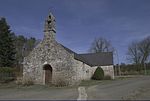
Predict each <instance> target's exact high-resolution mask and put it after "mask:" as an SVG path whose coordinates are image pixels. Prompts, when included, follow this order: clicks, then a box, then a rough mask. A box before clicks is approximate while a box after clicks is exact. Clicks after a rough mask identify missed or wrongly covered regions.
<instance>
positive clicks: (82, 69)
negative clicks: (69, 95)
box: [74, 60, 97, 81]
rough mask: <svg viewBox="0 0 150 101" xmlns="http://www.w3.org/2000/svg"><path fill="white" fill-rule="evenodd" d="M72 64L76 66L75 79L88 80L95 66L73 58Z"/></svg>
mask: <svg viewBox="0 0 150 101" xmlns="http://www.w3.org/2000/svg"><path fill="white" fill-rule="evenodd" d="M74 64H76V65H75V66H74V67H75V68H76V80H77V81H81V80H90V79H91V77H92V76H93V74H94V72H95V70H96V68H97V67H96V66H95V67H91V66H89V65H87V64H85V63H83V62H81V61H78V60H74Z"/></svg>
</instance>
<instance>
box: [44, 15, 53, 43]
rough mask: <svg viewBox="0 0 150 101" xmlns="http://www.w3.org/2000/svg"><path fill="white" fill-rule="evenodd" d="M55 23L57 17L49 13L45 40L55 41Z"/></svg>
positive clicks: (46, 21)
mask: <svg viewBox="0 0 150 101" xmlns="http://www.w3.org/2000/svg"><path fill="white" fill-rule="evenodd" d="M55 23H56V21H55V17H54V16H53V15H52V13H49V15H48V17H47V18H46V20H45V26H44V39H46V40H51V39H55V34H56V26H55Z"/></svg>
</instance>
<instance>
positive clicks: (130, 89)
mask: <svg viewBox="0 0 150 101" xmlns="http://www.w3.org/2000/svg"><path fill="white" fill-rule="evenodd" d="M87 94H88V95H89V96H88V100H96V99H100V100H148V99H150V76H141V77H136V78H128V79H124V80H114V81H112V82H111V83H109V82H107V83H106V82H105V83H102V84H99V85H96V86H91V87H89V88H87Z"/></svg>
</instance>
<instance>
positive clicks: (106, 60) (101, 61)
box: [75, 52, 113, 66]
mask: <svg viewBox="0 0 150 101" xmlns="http://www.w3.org/2000/svg"><path fill="white" fill-rule="evenodd" d="M75 59H76V60H79V61H82V62H84V63H86V64H88V65H90V66H107V65H113V53H112V52H100V53H87V54H77V55H75Z"/></svg>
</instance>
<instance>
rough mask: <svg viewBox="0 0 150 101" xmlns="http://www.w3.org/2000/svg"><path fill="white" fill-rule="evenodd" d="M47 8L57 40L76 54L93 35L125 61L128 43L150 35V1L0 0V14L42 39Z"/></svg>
mask: <svg viewBox="0 0 150 101" xmlns="http://www.w3.org/2000/svg"><path fill="white" fill-rule="evenodd" d="M50 11H51V12H52V13H53V15H54V16H55V17H56V27H57V33H56V40H57V41H58V42H60V43H62V44H63V45H64V46H66V47H68V48H70V49H72V50H73V51H75V52H77V53H87V51H88V49H89V47H90V44H91V42H92V41H93V40H94V38H96V37H104V38H106V39H107V40H110V41H111V43H112V45H113V47H114V48H115V49H116V50H117V51H118V53H119V59H120V62H124V63H126V62H128V61H127V59H126V53H127V47H128V44H129V43H130V42H132V41H133V40H141V39H143V38H144V37H147V36H148V35H150V0H0V16H2V17H5V18H6V19H7V22H8V24H9V25H10V26H11V30H12V31H13V32H15V33H16V34H18V35H19V34H22V35H24V36H26V37H36V38H38V39H42V38H43V27H44V20H45V18H46V16H47V15H48V13H49V12H50Z"/></svg>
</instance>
